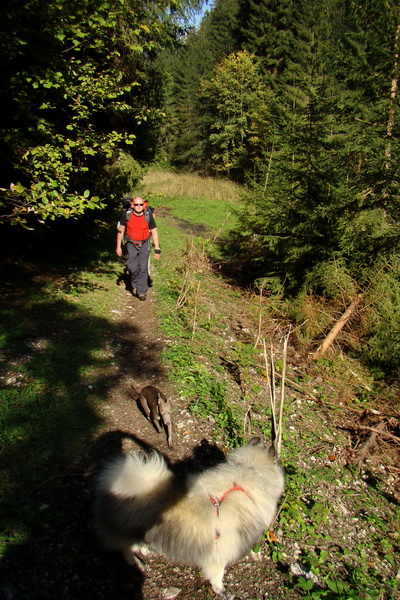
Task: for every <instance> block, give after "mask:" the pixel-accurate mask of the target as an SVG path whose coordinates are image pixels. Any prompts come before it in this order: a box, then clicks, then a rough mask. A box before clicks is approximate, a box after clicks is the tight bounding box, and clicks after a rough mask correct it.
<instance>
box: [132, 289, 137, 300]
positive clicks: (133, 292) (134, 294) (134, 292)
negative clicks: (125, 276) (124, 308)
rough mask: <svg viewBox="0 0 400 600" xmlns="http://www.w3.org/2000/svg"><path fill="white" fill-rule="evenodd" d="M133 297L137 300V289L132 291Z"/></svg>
mask: <svg viewBox="0 0 400 600" xmlns="http://www.w3.org/2000/svg"><path fill="white" fill-rule="evenodd" d="M132 296H135V298H136V296H137V289H136V288H133V289H132Z"/></svg>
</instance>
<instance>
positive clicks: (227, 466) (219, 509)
mask: <svg viewBox="0 0 400 600" xmlns="http://www.w3.org/2000/svg"><path fill="white" fill-rule="evenodd" d="M283 489H284V474H283V470H282V468H281V467H280V465H279V461H278V460H277V459H276V457H275V453H274V452H273V450H272V449H270V450H267V449H266V448H265V447H263V445H262V444H261V443H260V440H259V438H254V439H252V440H251V441H250V443H249V444H247V445H246V446H243V447H241V448H237V449H235V450H233V452H231V453H230V454H229V455H228V456H227V460H226V462H222V463H220V464H217V465H215V466H212V467H210V468H208V469H206V470H204V471H202V472H200V473H190V474H188V475H187V476H186V477H183V476H182V474H181V473H180V474H178V473H175V472H174V471H173V470H172V469H170V468H169V467H168V466H167V464H166V462H165V460H164V458H163V457H162V456H160V455H159V454H158V453H156V452H154V453H153V454H151V455H149V456H144V455H142V454H128V455H127V456H124V457H122V458H118V459H115V460H114V461H112V462H111V463H110V464H108V465H107V466H106V467H105V468H104V470H103V471H102V472H101V473H100V475H99V478H98V481H97V487H96V505H95V522H96V527H97V531H98V533H99V535H100V538H101V540H102V542H103V543H104V544H105V546H107V547H108V548H111V549H115V550H121V551H122V552H123V553H124V554H125V555H126V556H130V557H131V559H132V552H135V551H139V550H143V549H144V548H146V547H147V548H150V549H153V550H156V551H157V552H159V553H161V554H163V555H164V556H166V557H167V558H169V559H170V560H172V561H177V562H182V563H184V564H187V565H194V566H197V567H199V568H200V569H201V570H202V571H203V573H204V576H205V578H206V579H208V580H209V582H210V583H211V586H212V588H213V590H214V592H215V593H216V594H218V595H223V594H224V591H225V588H224V584H223V577H224V573H225V568H226V566H227V565H228V564H229V563H231V562H233V561H235V560H237V559H238V558H240V557H241V556H243V555H244V554H246V553H247V552H249V550H250V549H251V548H252V547H253V546H254V544H255V543H256V542H257V540H258V539H259V538H260V536H261V535H262V534H263V532H264V530H265V528H266V527H268V526H269V525H270V524H271V522H272V521H273V518H274V516H275V513H276V509H277V504H278V501H279V498H280V497H281V495H282V493H283Z"/></svg>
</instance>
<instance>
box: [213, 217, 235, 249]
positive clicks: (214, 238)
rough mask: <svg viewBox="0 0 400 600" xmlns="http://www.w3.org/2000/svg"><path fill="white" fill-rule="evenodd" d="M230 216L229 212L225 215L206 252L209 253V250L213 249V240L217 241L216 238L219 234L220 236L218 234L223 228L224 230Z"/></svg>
mask: <svg viewBox="0 0 400 600" xmlns="http://www.w3.org/2000/svg"><path fill="white" fill-rule="evenodd" d="M230 216H231V213H230V212H228V214H227V215H226V217H225V219H224V220H223V221H222V225H221V227H220V228H219V229H218V231H217V233H216V234H215V235H214V237H213V239H212V240H211V244H210V245H209V247H208V250H209V251H210V250H211V248H212V247H213V245H214V242H215V240H216V239H217V237H218V236H219V234H220V233H221V231H222V230H223V228H224V225H225V223H226V222H227V220H228V219H229V217H230Z"/></svg>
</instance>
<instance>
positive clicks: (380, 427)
mask: <svg viewBox="0 0 400 600" xmlns="http://www.w3.org/2000/svg"><path fill="white" fill-rule="evenodd" d="M384 427H385V422H384V421H382V422H381V423H379V425H378V426H377V428H376V430H375V431H371V435H370V436H369V438H368V439H367V441H366V442H364V444H363V445H362V446H361V448H360V449H359V451H358V460H359V462H360V463H362V462H364V460H365V458H366V456H367V454H368V452H369V449H370V448H371V446H372V445H373V444H374V442H375V440H376V436H377V435H378V431H379V432H380V433H382V431H383V428H384Z"/></svg>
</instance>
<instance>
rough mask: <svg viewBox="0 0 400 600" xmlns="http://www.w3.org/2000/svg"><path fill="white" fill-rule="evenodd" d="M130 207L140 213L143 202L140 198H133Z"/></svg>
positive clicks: (142, 208)
mask: <svg viewBox="0 0 400 600" xmlns="http://www.w3.org/2000/svg"><path fill="white" fill-rule="evenodd" d="M132 208H133V211H134V212H135V213H136V214H137V215H140V214H141V213H142V212H143V210H144V202H143V200H142V198H135V199H134V200H133V201H132Z"/></svg>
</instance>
